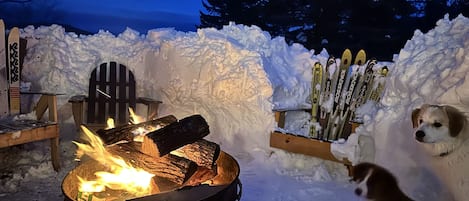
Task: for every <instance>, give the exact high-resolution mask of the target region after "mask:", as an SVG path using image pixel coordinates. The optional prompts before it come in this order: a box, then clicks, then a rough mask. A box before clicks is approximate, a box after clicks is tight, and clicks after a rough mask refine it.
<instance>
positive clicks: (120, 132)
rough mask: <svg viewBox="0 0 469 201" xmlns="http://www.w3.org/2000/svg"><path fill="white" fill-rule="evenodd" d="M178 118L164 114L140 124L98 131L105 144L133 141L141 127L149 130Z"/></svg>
mask: <svg viewBox="0 0 469 201" xmlns="http://www.w3.org/2000/svg"><path fill="white" fill-rule="evenodd" d="M176 121H177V119H176V117H175V116H173V115H168V116H164V117H161V118H158V119H154V120H151V121H146V122H142V123H139V124H125V125H121V126H117V127H115V128H111V129H107V130H105V129H100V130H98V131H97V132H96V133H97V134H98V136H99V137H100V138H101V139H102V140H103V142H104V144H106V145H109V144H114V143H116V142H119V141H127V142H132V141H133V139H134V133H135V131H136V130H137V129H139V128H144V129H147V130H152V129H155V128H158V127H164V126H166V125H169V124H171V123H173V122H176Z"/></svg>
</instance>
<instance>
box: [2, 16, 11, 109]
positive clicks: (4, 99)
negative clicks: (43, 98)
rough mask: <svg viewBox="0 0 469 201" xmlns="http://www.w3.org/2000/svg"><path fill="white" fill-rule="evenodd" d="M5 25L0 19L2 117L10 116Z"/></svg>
mask: <svg viewBox="0 0 469 201" xmlns="http://www.w3.org/2000/svg"><path fill="white" fill-rule="evenodd" d="M5 47H6V44H5V24H4V23H3V20H2V19H0V117H3V116H6V115H8V111H9V108H8V81H7V78H8V76H7V61H6V50H5Z"/></svg>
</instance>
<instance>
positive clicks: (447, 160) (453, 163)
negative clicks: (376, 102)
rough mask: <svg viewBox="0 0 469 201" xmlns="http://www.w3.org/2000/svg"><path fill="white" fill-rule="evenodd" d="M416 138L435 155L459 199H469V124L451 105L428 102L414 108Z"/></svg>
mask: <svg viewBox="0 0 469 201" xmlns="http://www.w3.org/2000/svg"><path fill="white" fill-rule="evenodd" d="M412 124H413V127H414V129H415V132H414V138H415V140H416V141H417V142H418V144H419V145H421V146H423V148H424V149H425V151H426V152H428V153H429V154H430V155H431V156H432V157H431V159H430V162H431V165H432V168H433V169H434V172H435V173H436V174H437V175H438V176H439V177H440V179H441V180H442V181H443V182H444V183H445V184H446V186H447V187H448V189H449V190H450V191H451V193H452V194H453V196H454V198H455V199H456V200H458V201H468V200H469V140H467V139H468V138H469V124H468V119H467V117H466V116H465V115H464V114H463V113H462V112H461V111H459V110H458V109H456V108H454V107H452V106H448V105H429V104H424V105H422V106H421V107H420V108H418V109H415V110H413V112H412Z"/></svg>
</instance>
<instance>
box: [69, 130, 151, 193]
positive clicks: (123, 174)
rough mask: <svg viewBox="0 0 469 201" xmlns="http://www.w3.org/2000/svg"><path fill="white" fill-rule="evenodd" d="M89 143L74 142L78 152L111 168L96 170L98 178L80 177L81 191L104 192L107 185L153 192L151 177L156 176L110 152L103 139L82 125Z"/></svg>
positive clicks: (115, 187)
mask: <svg viewBox="0 0 469 201" xmlns="http://www.w3.org/2000/svg"><path fill="white" fill-rule="evenodd" d="M81 129H82V130H83V131H84V133H85V136H86V137H87V138H88V142H89V144H82V143H78V142H73V143H75V144H76V145H77V146H78V150H77V153H83V154H86V155H88V156H90V157H91V158H93V159H94V160H96V161H98V162H99V163H101V164H103V165H105V166H106V167H108V168H109V172H105V171H99V172H95V175H96V177H97V178H96V180H94V181H87V180H85V179H82V178H79V180H80V185H79V191H80V192H102V191H104V189H105V187H108V188H110V189H114V190H126V191H128V192H130V193H132V194H135V195H146V194H149V193H150V192H151V185H150V182H151V179H152V177H153V176H154V175H153V174H151V173H148V172H146V171H144V170H142V169H140V168H134V167H132V165H130V164H128V163H126V162H125V161H124V160H123V159H122V158H121V157H119V156H114V155H112V154H111V153H109V152H108V151H107V150H106V149H105V147H104V146H103V144H104V143H103V141H102V140H101V139H100V138H99V137H98V136H96V135H95V134H94V133H93V132H92V131H90V130H88V129H87V128H86V127H85V126H81Z"/></svg>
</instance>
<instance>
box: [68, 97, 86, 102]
mask: <svg viewBox="0 0 469 201" xmlns="http://www.w3.org/2000/svg"><path fill="white" fill-rule="evenodd" d="M87 99H88V97H86V96H85V95H75V96H72V97H71V98H70V99H68V102H69V103H82V102H85V101H86V100H87Z"/></svg>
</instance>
